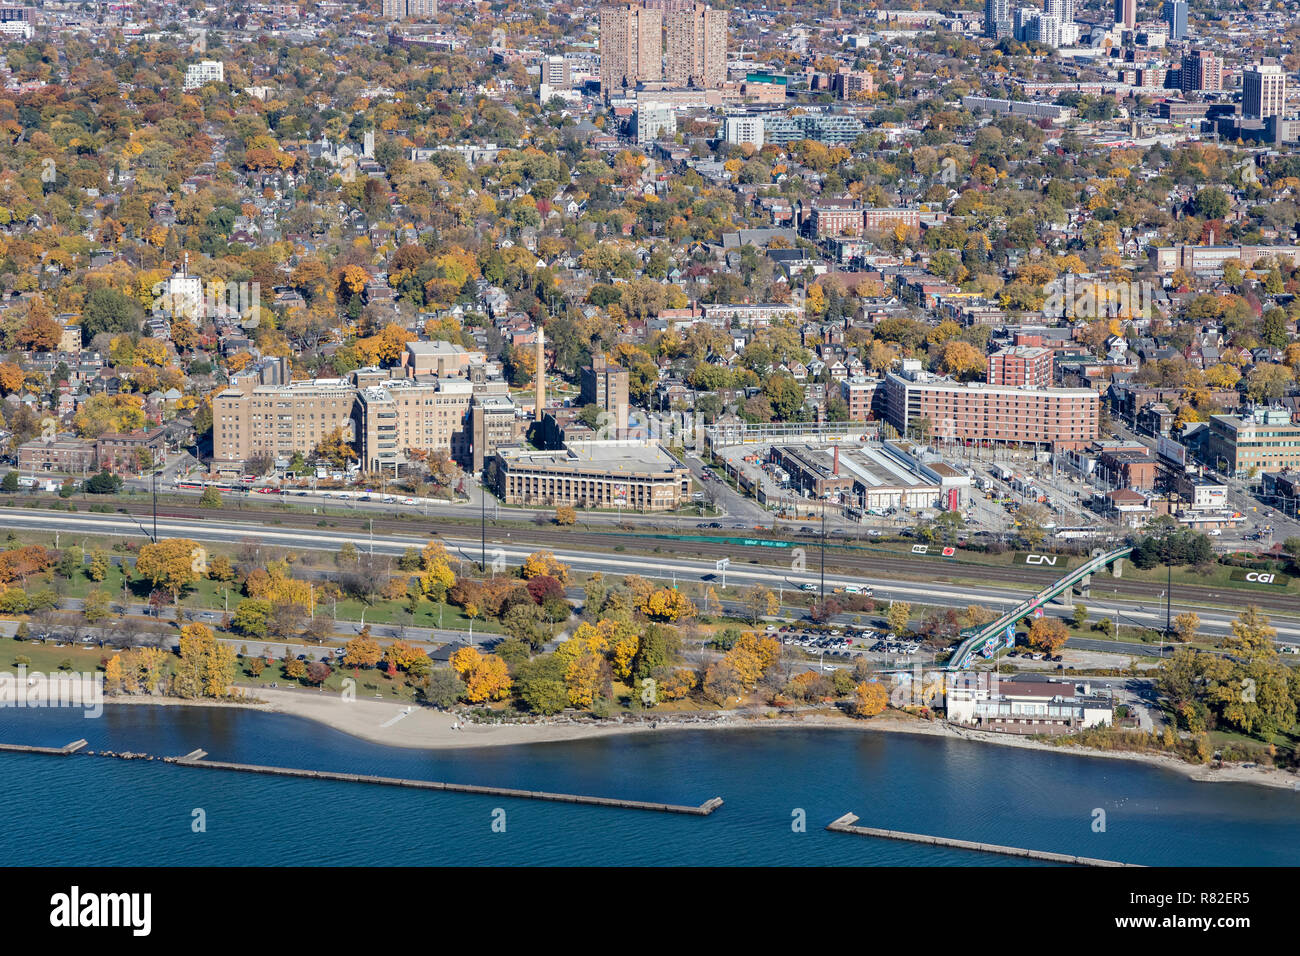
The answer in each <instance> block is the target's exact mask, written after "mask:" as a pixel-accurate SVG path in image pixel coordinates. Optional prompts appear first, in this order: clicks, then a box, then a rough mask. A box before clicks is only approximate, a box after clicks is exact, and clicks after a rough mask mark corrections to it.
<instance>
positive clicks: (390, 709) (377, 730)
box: [105, 688, 1300, 791]
mask: <svg viewBox="0 0 1300 956" xmlns="http://www.w3.org/2000/svg"><path fill="white" fill-rule="evenodd" d="M256 694H257V699H256V700H253V699H250V700H248V701H247V702H234V701H232V702H219V701H189V700H181V699H179V698H165V697H125V698H124V697H117V698H109V699H108V700H106V701H105V703H106V704H107V705H109V706H111V705H113V704H118V703H121V704H155V705H156V704H163V705H179V706H200V707H248V708H252V709H255V710H262V711H266V712H268V713H280V714H288V715H291V716H295V717H304V718H306V719H308V720H313V721H316V722H318V723H320V724H323V725H325V726H327V727H331V728H333V729H334V730H339V731H342V732H343V733H346V734H350V735H351V736H354V737H359V738H361V739H363V740H368V741H371V742H373V743H377V744H384V745H386V746H389V747H409V748H416V749H432V750H442V749H456V748H465V747H495V746H515V745H519V744H543V743H558V742H562V741H566V740H585V739H589V738H593V737H607V736H610V735H611V734H637V733H666V732H670V731H674V730H730V729H737V728H741V729H744V728H748V729H760V728H761V729H765V730H766V729H770V730H782V729H805V730H806V729H809V728H819V727H824V728H827V729H833V730H854V731H859V732H865V733H904V734H921V735H925V736H931V737H950V738H957V739H962V740H969V741H975V742H979V743H987V744H994V745H997V746H1001V747H1021V748H1024V749H1029V750H1046V751H1050V752H1052V753H1057V754H1073V755H1076V756H1081V757H1098V758H1103V759H1108V760H1136V761H1140V762H1143V763H1147V764H1150V765H1152V766H1156V767H1160V768H1162V769H1165V770H1170V771H1173V772H1175V773H1180V774H1182V775H1183V776H1185V777H1188V778H1189V779H1192V780H1197V781H1202V782H1211V783H1248V784H1255V785H1257V786H1265V787H1275V788H1281V789H1285V790H1297V791H1300V775H1297V774H1294V773H1291V772H1290V771H1288V770H1279V769H1276V768H1273V767H1244V766H1241V765H1237V764H1228V765H1225V766H1222V767H1216V766H1214V765H1212V764H1211V765H1198V764H1190V763H1187V762H1185V761H1183V760H1179V759H1178V758H1177V757H1172V756H1168V755H1164V754H1150V753H1136V752H1130V751H1113V750H1097V749H1093V748H1087V747H1078V746H1070V745H1064V746H1056V745H1053V744H1049V743H1044V742H1043V741H1040V740H1029V739H1026V738H1024V737H1015V736H1011V735H1009V734H997V733H990V732H988V731H979V730H973V729H969V728H965V727H956V726H953V725H951V724H946V723H944V722H942V721H933V720H921V719H918V718H913V717H905V716H885V717H875V718H872V719H870V720H854V719H852V718H849V717H837V716H832V715H827V714H816V715H806V716H791V715H786V716H780V717H765V716H755V715H749V714H740V713H732V714H723V715H719V716H718V717H717V718H713V719H694V720H692V719H682V718H677V717H674V716H673V715H664V716H662V717H659V718H657V719H656V720H655V721H654V722H653V726H652V724H651V722H650V721H646V722H629V723H616V722H610V723H607V724H588V723H569V722H538V723H503V724H466V723H465V722H464V721H462V720H461V719H459V718H458V717H456V716H455V715H453V714H448V713H444V712H442V711H438V710H434V709H432V708H428V707H420V706H407V705H403V704H398V703H394V702H392V701H378V700H364V699H359V700H354V701H350V702H348V701H344V700H343V699H342V698H340V697H339V696H337V695H335V694H322V693H320V692H319V691H313V690H301V691H299V690H287V689H271V688H258V689H257V690H256Z"/></svg>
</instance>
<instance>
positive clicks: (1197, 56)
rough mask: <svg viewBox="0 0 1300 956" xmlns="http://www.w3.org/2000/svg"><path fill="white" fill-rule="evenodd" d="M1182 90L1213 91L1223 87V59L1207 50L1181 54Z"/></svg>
mask: <svg viewBox="0 0 1300 956" xmlns="http://www.w3.org/2000/svg"><path fill="white" fill-rule="evenodd" d="M1182 78H1183V92H1184V93H1192V92H1197V91H1200V92H1213V91H1217V90H1222V89H1223V61H1222V60H1220V59H1219V58H1218V56H1216V55H1215V54H1213V53H1211V52H1210V51H1209V50H1193V51H1192V52H1191V53H1185V54H1183V71H1182Z"/></svg>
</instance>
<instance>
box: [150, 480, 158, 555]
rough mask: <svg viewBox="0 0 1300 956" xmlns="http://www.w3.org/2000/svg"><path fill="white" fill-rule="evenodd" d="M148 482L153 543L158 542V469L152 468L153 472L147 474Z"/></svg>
mask: <svg viewBox="0 0 1300 956" xmlns="http://www.w3.org/2000/svg"><path fill="white" fill-rule="evenodd" d="M149 484H150V486H151V488H152V489H153V543H154V544H157V543H158V470H157V469H154V472H153V474H151V475H150V476H149Z"/></svg>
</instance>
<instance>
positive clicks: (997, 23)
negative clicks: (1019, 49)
mask: <svg viewBox="0 0 1300 956" xmlns="http://www.w3.org/2000/svg"><path fill="white" fill-rule="evenodd" d="M984 35H985V36H986V37H992V38H993V39H1001V38H1002V37H1009V36H1011V0H984Z"/></svg>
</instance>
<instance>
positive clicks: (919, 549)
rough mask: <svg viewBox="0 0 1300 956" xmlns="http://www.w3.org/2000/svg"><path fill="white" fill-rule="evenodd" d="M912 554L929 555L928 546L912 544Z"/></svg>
mask: <svg viewBox="0 0 1300 956" xmlns="http://www.w3.org/2000/svg"><path fill="white" fill-rule="evenodd" d="M912 553H913V554H929V553H930V546H929V545H928V544H914V545H912Z"/></svg>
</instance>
